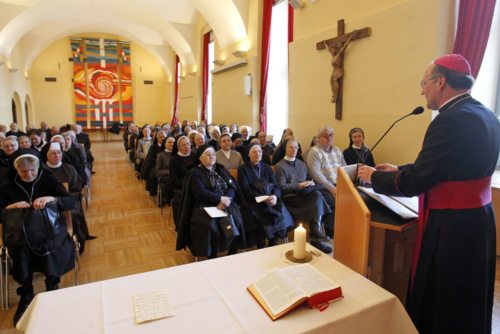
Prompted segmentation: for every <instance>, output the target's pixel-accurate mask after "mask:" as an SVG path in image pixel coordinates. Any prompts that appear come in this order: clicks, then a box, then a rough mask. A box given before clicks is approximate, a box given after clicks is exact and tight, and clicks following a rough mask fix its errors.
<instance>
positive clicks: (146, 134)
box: [135, 125, 153, 176]
mask: <svg viewBox="0 0 500 334" xmlns="http://www.w3.org/2000/svg"><path fill="white" fill-rule="evenodd" d="M152 140H153V138H152V137H151V128H150V127H149V126H147V125H145V126H144V127H143V128H142V138H141V139H139V140H138V141H137V148H136V150H135V170H136V171H137V173H138V176H139V174H140V171H141V168H142V164H143V162H144V159H146V156H147V155H148V151H149V148H150V147H151V143H152Z"/></svg>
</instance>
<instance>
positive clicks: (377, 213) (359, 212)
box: [333, 168, 417, 304]
mask: <svg viewBox="0 0 500 334" xmlns="http://www.w3.org/2000/svg"><path fill="white" fill-rule="evenodd" d="M416 222H417V221H416V219H410V220H405V219H403V218H401V217H399V216H398V215H396V214H395V213H394V212H392V211H391V210H389V209H388V208H386V207H385V206H383V205H382V204H380V203H378V202H377V201H375V200H374V199H372V198H370V197H369V196H367V195H365V194H364V193H360V192H359V191H358V189H357V188H356V187H355V186H354V184H353V182H352V181H351V179H350V178H349V176H348V175H347V173H346V171H345V170H344V169H343V168H339V169H338V170H337V197H336V206H335V236H334V237H335V238H334V242H333V245H334V251H333V254H334V255H333V257H334V258H335V259H336V260H337V261H339V262H341V263H343V264H344V265H346V266H348V267H349V268H351V269H352V270H354V271H356V272H358V273H359V274H361V275H363V276H365V277H367V278H368V279H370V280H372V281H373V282H375V283H377V284H378V285H380V286H382V287H383V288H385V289H387V290H388V291H390V292H392V293H393V294H395V295H396V296H397V297H398V298H399V299H400V300H401V302H402V303H403V304H404V303H405V302H406V294H407V290H408V281H409V278H410V269H411V257H412V252H413V245H414V243H415V237H416V230H417V229H416V226H417V225H416Z"/></svg>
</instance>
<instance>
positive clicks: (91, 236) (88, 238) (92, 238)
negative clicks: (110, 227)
mask: <svg viewBox="0 0 500 334" xmlns="http://www.w3.org/2000/svg"><path fill="white" fill-rule="evenodd" d="M94 239H97V236H95V235H89V236H88V237H87V240H94Z"/></svg>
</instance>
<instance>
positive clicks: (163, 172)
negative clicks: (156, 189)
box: [155, 137, 175, 206]
mask: <svg viewBox="0 0 500 334" xmlns="http://www.w3.org/2000/svg"><path fill="white" fill-rule="evenodd" d="M174 143H175V139H174V137H168V138H167V139H166V140H165V150H164V151H163V152H161V153H160V154H158V158H157V159H156V167H155V174H156V180H157V182H158V183H159V185H160V191H161V193H162V196H161V198H162V203H160V205H161V206H163V205H165V203H168V205H170V201H171V200H172V185H171V182H170V178H169V175H170V158H171V157H172V150H173V148H174Z"/></svg>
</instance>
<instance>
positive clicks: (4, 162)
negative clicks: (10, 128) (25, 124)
mask: <svg viewBox="0 0 500 334" xmlns="http://www.w3.org/2000/svg"><path fill="white" fill-rule="evenodd" d="M1 148H2V149H1V150H0V186H1V185H2V184H3V183H5V182H7V180H8V179H10V178H11V177H12V176H13V174H14V171H13V168H12V162H13V161H12V158H13V157H14V152H16V151H17V150H18V149H19V144H18V142H17V138H16V137H15V136H12V137H7V138H5V139H4V140H2V147H1Z"/></svg>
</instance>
